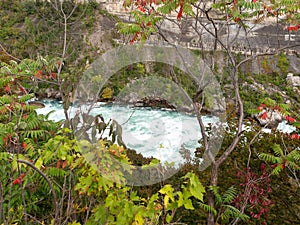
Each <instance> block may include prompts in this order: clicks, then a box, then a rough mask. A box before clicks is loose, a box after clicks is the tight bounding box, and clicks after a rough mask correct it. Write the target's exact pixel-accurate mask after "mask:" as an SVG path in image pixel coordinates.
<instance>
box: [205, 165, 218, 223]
mask: <svg viewBox="0 0 300 225" xmlns="http://www.w3.org/2000/svg"><path fill="white" fill-rule="evenodd" d="M218 168H219V165H218V164H217V163H212V168H211V178H210V186H217V184H218ZM208 205H209V206H210V207H212V208H215V196H214V193H213V192H212V191H209V192H208ZM214 224H215V216H214V214H213V213H212V212H209V213H208V217H207V225H214Z"/></svg>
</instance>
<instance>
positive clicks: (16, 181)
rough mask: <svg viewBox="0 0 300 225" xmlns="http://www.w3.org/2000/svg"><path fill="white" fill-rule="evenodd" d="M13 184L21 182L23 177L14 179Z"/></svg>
mask: <svg viewBox="0 0 300 225" xmlns="http://www.w3.org/2000/svg"><path fill="white" fill-rule="evenodd" d="M13 184H14V185H16V184H21V179H20V178H19V177H18V178H17V179H15V180H14V182H13Z"/></svg>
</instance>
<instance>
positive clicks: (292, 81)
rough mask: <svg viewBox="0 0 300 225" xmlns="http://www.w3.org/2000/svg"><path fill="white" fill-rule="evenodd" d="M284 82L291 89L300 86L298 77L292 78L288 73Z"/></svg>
mask: <svg viewBox="0 0 300 225" xmlns="http://www.w3.org/2000/svg"><path fill="white" fill-rule="evenodd" d="M286 82H287V83H288V84H290V85H291V86H293V87H299V86H300V77H299V76H294V75H293V74H292V73H288V75H287V77H286Z"/></svg>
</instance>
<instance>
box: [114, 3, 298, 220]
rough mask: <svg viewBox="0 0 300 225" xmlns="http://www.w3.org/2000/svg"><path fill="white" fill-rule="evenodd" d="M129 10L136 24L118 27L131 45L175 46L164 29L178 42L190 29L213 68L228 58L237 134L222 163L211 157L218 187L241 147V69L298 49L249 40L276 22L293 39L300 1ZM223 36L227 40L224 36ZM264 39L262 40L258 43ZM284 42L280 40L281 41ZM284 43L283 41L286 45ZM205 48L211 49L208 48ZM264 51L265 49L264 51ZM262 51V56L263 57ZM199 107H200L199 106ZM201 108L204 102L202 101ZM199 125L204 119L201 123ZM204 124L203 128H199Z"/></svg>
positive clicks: (212, 203) (172, 5)
mask: <svg viewBox="0 0 300 225" xmlns="http://www.w3.org/2000/svg"><path fill="white" fill-rule="evenodd" d="M124 5H125V6H126V7H131V6H133V8H134V10H133V11H132V15H133V17H134V22H132V23H131V24H128V23H119V26H118V27H119V30H120V32H121V33H124V34H128V35H131V37H132V38H131V40H130V43H134V42H135V41H144V40H146V39H147V38H148V37H149V36H150V35H151V34H153V33H156V34H158V36H159V37H161V38H162V39H163V40H164V41H167V42H169V43H170V44H171V45H173V44H174V39H172V35H168V33H167V31H166V30H164V29H163V28H164V24H166V23H169V25H170V24H172V26H173V29H176V28H177V29H178V32H177V34H174V33H173V35H178V39H179V40H180V38H181V37H183V36H185V33H186V29H184V28H187V29H189V30H191V32H192V33H193V34H194V36H197V39H195V38H194V40H195V42H196V46H197V47H198V49H200V50H202V52H203V51H208V50H212V51H213V53H212V57H211V59H210V60H211V62H212V64H211V68H212V69H214V68H215V67H216V63H215V61H214V60H215V58H216V56H217V50H222V51H225V53H226V55H227V56H228V64H229V65H228V70H229V74H230V78H231V82H232V85H233V89H234V99H235V105H236V108H237V110H236V111H235V113H236V114H235V115H236V119H237V131H236V132H235V136H234V138H233V140H232V142H231V144H230V145H229V146H228V147H227V148H226V150H224V151H223V152H222V154H221V155H219V156H218V157H213V156H211V158H210V160H211V162H212V167H211V178H210V186H212V187H215V186H217V185H218V173H219V168H220V166H221V165H222V164H223V163H224V162H225V161H226V160H227V159H228V157H229V156H230V155H231V154H232V152H233V151H234V150H235V149H236V147H237V145H238V144H239V143H240V140H241V137H242V133H243V124H244V119H245V112H244V103H243V100H242V97H241V82H240V79H239V70H240V68H241V67H242V65H243V64H245V63H246V62H248V61H251V60H254V59H255V58H257V57H259V56H263V55H276V54H278V53H279V52H281V51H283V50H285V49H298V48H297V47H299V46H300V45H299V43H296V44H293V43H292V42H291V39H290V38H289V41H282V40H280V41H278V43H277V44H275V45H272V44H271V45H264V46H262V47H261V46H257V45H256V43H255V42H256V41H258V39H256V38H255V37H254V38H253V37H251V34H252V31H253V29H254V28H255V27H256V26H257V24H261V23H263V21H264V20H267V19H271V18H275V19H276V25H277V26H278V27H279V29H282V30H283V29H287V30H288V31H289V35H291V32H293V31H296V30H298V23H299V21H298V16H299V10H300V8H299V1H298V0H291V1H270V2H268V1H256V0H252V1H247V0H234V1H223V0H220V1H212V2H207V1H195V0H187V1H185V0H180V1H179V0H178V1H177V0H166V1H155V0H154V1H152V0H149V1H148V0H144V1H143V0H142V1H140V0H137V1H132V0H127V1H124ZM224 33H225V35H223V34H224ZM259 38H262V37H259ZM278 38H280V37H278ZM282 38H283V37H281V39H282ZM207 42H208V43H209V44H207ZM260 48H261V49H260ZM236 50H237V51H239V52H242V54H243V57H242V58H241V59H239V58H237V57H236V55H235V51H236ZM261 50H263V51H261ZM200 102H201V101H200ZM202 102H203V101H202ZM199 119H200V120H201V118H199ZM200 123H201V122H200ZM201 129H202V138H203V145H204V149H205V151H209V147H208V145H207V139H208V138H209V137H208V136H207V135H205V132H204V130H203V127H201ZM208 204H209V206H211V207H214V206H215V195H214V193H213V192H210V193H209V198H208ZM207 223H208V224H211V225H212V224H215V218H214V215H213V213H212V212H209V213H208V220H207Z"/></svg>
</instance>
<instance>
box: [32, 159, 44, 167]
mask: <svg viewBox="0 0 300 225" xmlns="http://www.w3.org/2000/svg"><path fill="white" fill-rule="evenodd" d="M34 165H35V167H36V168H38V169H41V167H42V165H43V158H38V160H37V161H36V162H35V164H34Z"/></svg>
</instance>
